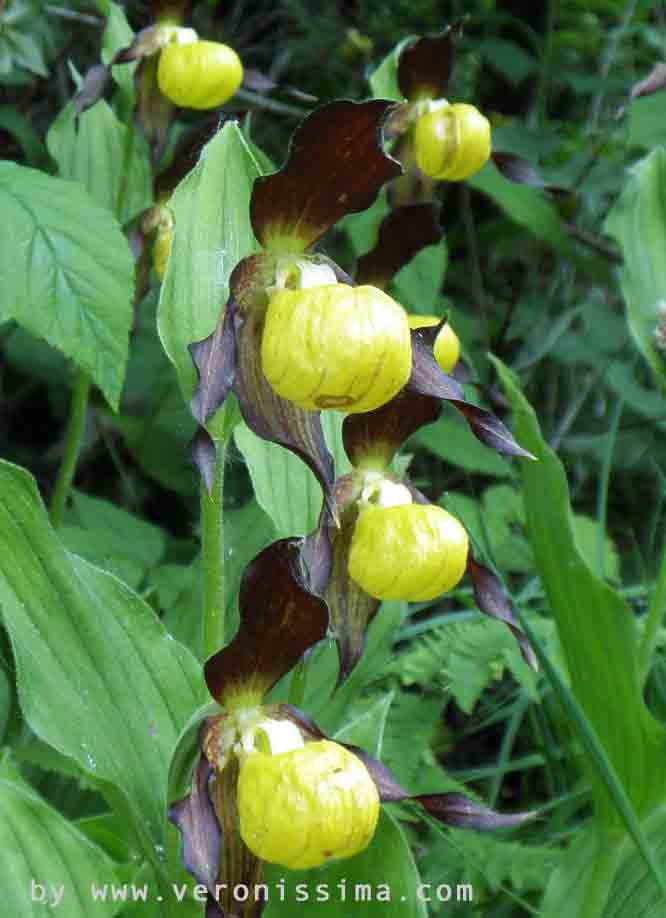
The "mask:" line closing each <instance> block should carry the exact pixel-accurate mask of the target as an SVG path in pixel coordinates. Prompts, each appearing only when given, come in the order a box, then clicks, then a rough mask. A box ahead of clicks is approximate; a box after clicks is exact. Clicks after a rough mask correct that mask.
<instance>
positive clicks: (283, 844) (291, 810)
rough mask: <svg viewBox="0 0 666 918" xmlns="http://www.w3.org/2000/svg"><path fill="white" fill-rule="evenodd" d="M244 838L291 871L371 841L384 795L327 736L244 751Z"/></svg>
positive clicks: (351, 852)
mask: <svg viewBox="0 0 666 918" xmlns="http://www.w3.org/2000/svg"><path fill="white" fill-rule="evenodd" d="M238 812H239V816H240V832H241V837H242V839H243V841H244V842H245V844H246V845H247V847H248V848H249V849H250V851H252V852H253V853H254V854H256V855H257V857H260V858H262V859H263V860H265V861H269V862H270V863H273V864H281V865H282V866H284V867H290V868H292V869H307V868H309V867H317V866H319V865H320V864H323V863H325V862H326V861H329V860H332V859H339V858H347V857H352V855H354V854H358V852H359V851H363V849H364V848H366V847H367V846H368V844H369V843H370V840H371V839H372V836H373V835H374V832H375V828H376V826H377V819H378V817H379V794H378V792H377V788H376V786H375V783H374V781H373V780H372V778H371V777H370V773H369V772H368V770H367V768H366V767H365V765H364V764H363V763H362V762H361V760H360V759H359V758H358V757H357V756H355V755H354V754H353V753H351V752H349V751H348V750H347V749H345V748H344V746H340V745H339V744H338V743H333V742H331V741H330V740H321V741H316V742H309V743H306V744H305V746H302V747H301V748H297V749H292V750H290V751H288V752H281V753H278V754H277V755H266V754H265V753H263V752H255V753H254V754H252V755H249V756H247V758H246V759H245V760H244V762H243V764H242V765H241V768H240V773H239V776H238Z"/></svg>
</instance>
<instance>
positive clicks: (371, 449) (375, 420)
mask: <svg viewBox="0 0 666 918" xmlns="http://www.w3.org/2000/svg"><path fill="white" fill-rule="evenodd" d="M443 324H444V320H442V323H441V324H440V325H434V326H431V327H429V328H419V329H413V330H412V373H411V376H410V378H409V382H408V383H407V385H406V386H405V388H404V389H403V390H402V391H401V392H399V393H398V395H396V396H395V398H393V399H391V401H390V402H387V403H386V404H385V405H383V406H382V407H381V408H377V409H376V410H375V411H368V412H365V413H361V414H354V415H349V416H348V417H347V418H345V421H344V424H343V428H342V439H343V443H344V447H345V450H346V452H347V455H348V456H349V459H350V461H351V463H352V464H353V465H354V466H356V467H357V468H360V467H363V466H366V467H373V468H376V469H381V468H386V467H387V466H388V465H389V464H390V462H391V460H392V459H393V456H394V455H395V453H396V452H397V451H398V449H399V448H400V446H401V445H402V444H403V443H404V442H405V440H407V438H408V437H410V436H411V435H412V434H413V433H415V432H416V431H417V430H418V429H419V428H420V427H423V426H425V425H426V424H432V423H433V421H436V420H437V418H438V417H439V415H440V413H441V410H442V404H443V402H449V403H450V404H451V405H453V407H454V408H456V409H457V410H458V411H460V413H461V414H462V415H464V417H465V420H466V421H467V423H468V424H469V427H470V429H471V431H472V433H473V434H474V436H475V437H476V438H477V439H478V440H480V441H481V442H482V443H484V444H485V445H486V446H489V447H491V449H494V450H496V451H497V452H498V453H499V454H500V455H501V456H521V457H523V458H527V459H534V456H532V454H531V453H528V452H527V450H525V449H523V448H522V447H521V446H519V445H518V444H517V443H516V441H515V440H514V439H513V436H512V434H511V432H510V431H509V430H508V429H507V427H506V426H505V425H504V424H503V423H502V422H501V421H500V420H499V418H497V417H495V415H494V414H492V413H491V412H490V411H486V410H485V409H484V408H479V407H478V406H477V405H473V404H472V403H471V402H468V401H467V400H466V399H465V394H464V392H463V388H462V386H461V385H460V383H459V382H458V381H457V380H456V379H454V378H453V377H452V376H449V375H447V374H446V373H444V372H443V370H442V369H441V368H440V366H439V364H438V363H437V361H436V360H435V358H434V356H433V352H432V346H433V341H434V339H435V337H436V336H437V334H438V332H439V331H440V329H441V327H442V325H443Z"/></svg>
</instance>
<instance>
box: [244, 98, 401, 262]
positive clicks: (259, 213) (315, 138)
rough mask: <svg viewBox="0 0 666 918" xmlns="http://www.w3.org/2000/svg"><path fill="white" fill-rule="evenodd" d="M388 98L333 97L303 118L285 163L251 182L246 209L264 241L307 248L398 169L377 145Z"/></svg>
mask: <svg viewBox="0 0 666 918" xmlns="http://www.w3.org/2000/svg"><path fill="white" fill-rule="evenodd" d="M392 105H393V103H392V102H388V101H386V100H384V99H372V100H370V101H368V102H351V101H348V100H338V101H335V102H331V103H329V104H328V105H324V106H322V107H321V108H318V109H316V110H315V111H314V112H312V113H311V114H310V115H308V117H307V118H306V119H305V120H304V121H303V122H301V124H300V125H299V127H298V128H297V129H296V132H295V134H294V136H293V138H292V141H291V146H290V148H289V156H288V158H287V162H286V163H285V165H284V166H283V167H282V169H281V170H280V171H279V172H275V173H273V175H268V176H265V177H261V178H258V179H257V180H256V181H255V183H254V188H253V191H252V199H251V202H250V215H251V219H252V229H253V230H254V235H255V236H256V238H257V239H258V241H259V242H260V243H261V244H262V245H263V246H265V247H266V248H268V249H271V250H272V251H275V252H281V251H292V252H293V251H304V250H305V249H306V248H307V247H308V246H310V245H312V243H314V242H316V241H317V239H319V237H320V236H322V235H323V234H324V233H325V232H326V230H328V229H329V228H330V227H331V226H333V224H334V223H336V222H337V221H338V220H339V219H340V218H341V217H344V216H345V215H346V214H351V213H356V212H357V211H361V210H366V208H368V207H369V206H370V205H371V204H372V202H373V201H374V200H375V198H376V197H377V193H378V192H379V189H380V188H381V186H382V185H383V184H384V183H385V182H387V181H389V180H390V179H393V178H395V177H396V176H397V175H400V173H401V171H402V169H401V166H400V164H399V163H398V162H397V161H396V160H394V159H392V158H391V157H390V156H388V154H386V153H385V152H384V150H383V148H382V136H381V127H382V122H383V121H384V118H385V117H386V114H387V112H388V111H389V109H390V108H391V107H392Z"/></svg>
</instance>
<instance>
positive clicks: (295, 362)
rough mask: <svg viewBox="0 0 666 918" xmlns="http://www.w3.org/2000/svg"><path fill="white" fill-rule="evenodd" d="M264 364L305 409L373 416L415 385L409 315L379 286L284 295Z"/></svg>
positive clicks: (271, 310) (264, 348) (280, 390)
mask: <svg viewBox="0 0 666 918" xmlns="http://www.w3.org/2000/svg"><path fill="white" fill-rule="evenodd" d="M261 363H262V369H263V372H264V375H265V376H266V379H267V380H268V382H269V383H270V385H271V386H272V388H273V389H274V391H275V392H277V394H278V395H281V396H282V397H283V398H285V399H288V400H289V401H291V402H294V403H295V404H296V405H298V406H300V407H301V408H305V409H307V410H310V411H316V410H319V409H325V408H337V409H339V410H340V411H345V412H347V413H357V412H362V411H372V410H373V409H374V408H379V407H381V406H382V405H384V404H386V402H388V401H390V400H391V399H392V398H393V397H394V396H395V395H397V393H398V392H399V391H400V390H401V389H402V388H403V386H404V385H405V384H406V383H407V381H408V380H409V375H410V372H411V365H412V354H411V342H410V336H409V325H408V322H407V314H406V313H405V311H404V309H403V308H402V307H401V306H399V305H398V304H397V303H396V302H395V301H394V300H392V299H391V297H390V296H388V295H387V294H386V293H384V292H383V291H381V290H378V289H377V288H375V287H368V286H366V287H350V286H347V285H346V284H326V285H322V286H316V287H308V288H305V289H301V290H286V289H284V290H279V291H278V292H277V293H275V294H274V296H273V297H272V299H271V301H270V303H269V305H268V310H267V313H266V322H265V326H264V332H263V337H262V343H261Z"/></svg>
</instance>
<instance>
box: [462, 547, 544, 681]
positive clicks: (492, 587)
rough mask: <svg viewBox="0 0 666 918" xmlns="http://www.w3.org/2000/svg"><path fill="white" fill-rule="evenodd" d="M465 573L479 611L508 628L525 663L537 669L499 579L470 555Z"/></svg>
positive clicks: (535, 661) (532, 654) (535, 660)
mask: <svg viewBox="0 0 666 918" xmlns="http://www.w3.org/2000/svg"><path fill="white" fill-rule="evenodd" d="M467 573H468V574H469V576H470V578H471V580H472V585H473V588H474V598H475V600H476V604H477V606H478V607H479V609H480V610H481V611H482V612H484V613H485V614H486V615H489V616H490V617H491V618H496V619H498V621H500V622H504V624H505V625H506V626H507V627H508V628H509V630H510V631H511V633H512V634H513V636H514V637H515V639H516V640H517V641H518V646H519V647H520V652H521V655H522V657H523V659H524V660H525V662H526V663H527V665H528V666H530V667H531V668H532V669H533V670H535V671H537V670H538V669H539V664H538V663H537V659H536V656H535V655H534V651H533V650H532V648H531V647H530V644H529V641H528V640H527V638H526V637H525V635H524V634H523V632H522V631H521V630H520V628H519V627H518V622H517V621H516V619H515V617H514V614H513V609H512V608H511V603H510V602H509V599H508V598H507V595H506V593H505V592H504V588H503V587H502V584H501V582H500V579H499V577H497V576H496V575H495V574H493V572H492V571H490V570H488V568H487V567H484V566H483V565H482V564H479V563H477V562H476V561H475V560H474V557H473V556H472V553H471V551H470V553H469V554H468V556H467Z"/></svg>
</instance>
